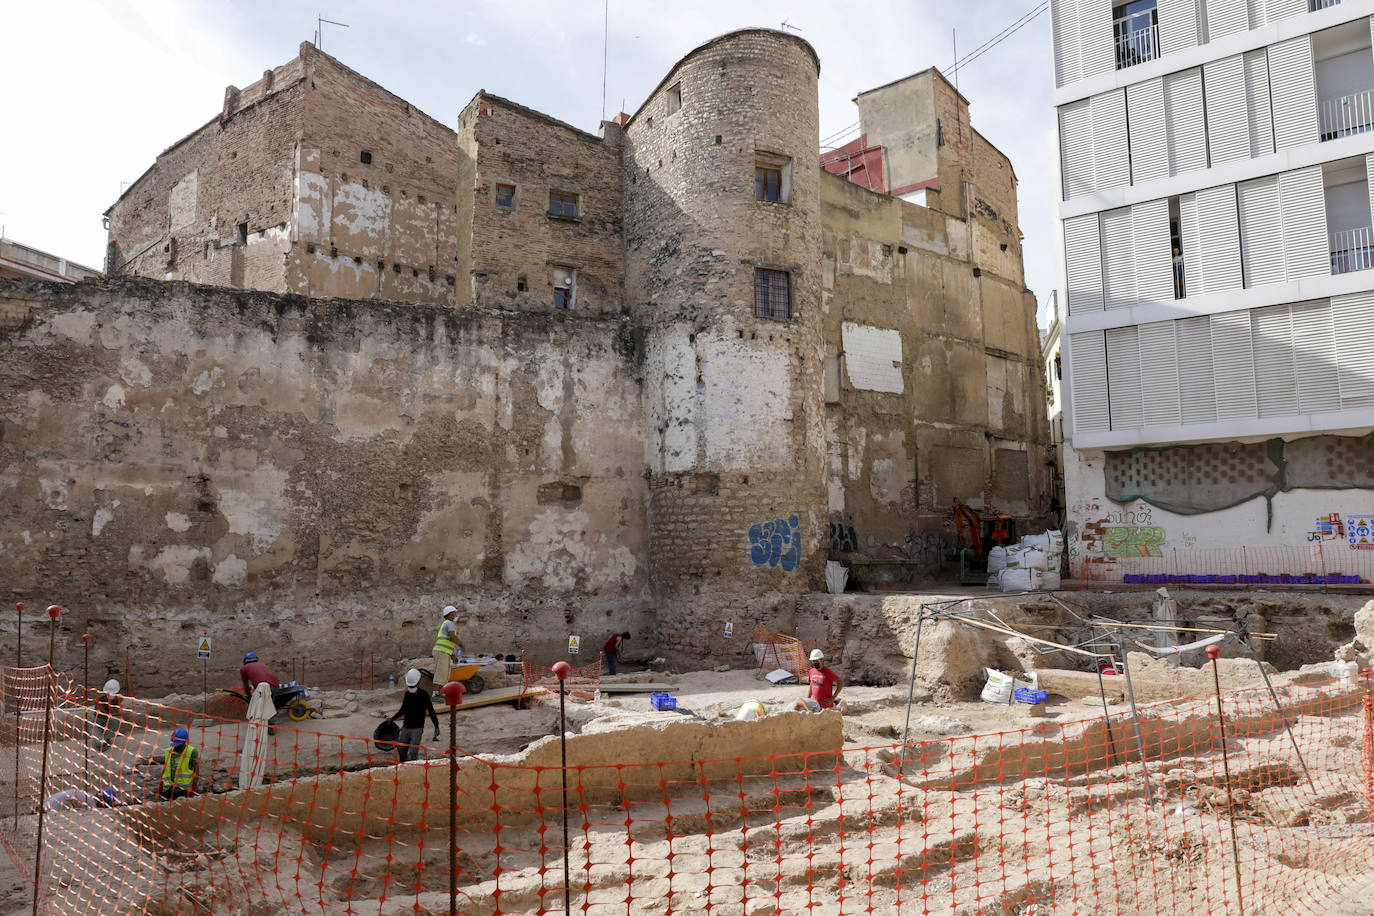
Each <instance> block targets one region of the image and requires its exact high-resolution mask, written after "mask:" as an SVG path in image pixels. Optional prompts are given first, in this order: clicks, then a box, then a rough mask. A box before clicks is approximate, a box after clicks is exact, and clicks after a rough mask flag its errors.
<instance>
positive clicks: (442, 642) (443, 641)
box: [433, 620, 458, 655]
mask: <svg viewBox="0 0 1374 916" xmlns="http://www.w3.org/2000/svg"><path fill="white" fill-rule="evenodd" d="M445 623H452V621H450V620H444V621H443V622H442V623H440V624H439V635H438V636H436V637H435V638H434V649H433V651H435V652H447V653H448V654H449V655H456V654H457V651H458V644H457V643H455V642H454V641H453V637H452V636H448V635H446V634H445V633H444V624H445Z"/></svg>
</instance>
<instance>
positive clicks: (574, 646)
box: [568, 635, 582, 655]
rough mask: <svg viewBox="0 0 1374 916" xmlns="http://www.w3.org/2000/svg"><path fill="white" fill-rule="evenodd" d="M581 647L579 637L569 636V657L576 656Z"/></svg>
mask: <svg viewBox="0 0 1374 916" xmlns="http://www.w3.org/2000/svg"><path fill="white" fill-rule="evenodd" d="M581 647H582V640H580V639H578V638H577V636H575V635H574V636H569V637H568V654H569V655H576V654H577V651H578V649H580V648H581Z"/></svg>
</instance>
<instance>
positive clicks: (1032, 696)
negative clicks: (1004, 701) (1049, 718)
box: [1012, 687, 1050, 703]
mask: <svg viewBox="0 0 1374 916" xmlns="http://www.w3.org/2000/svg"><path fill="white" fill-rule="evenodd" d="M1049 696H1050V695H1049V693H1048V691H1044V690H1032V689H1030V688H1029V687H1017V688H1016V690H1015V692H1014V693H1012V697H1013V698H1014V699H1015V700H1016V702H1018V703H1043V702H1045V700H1047V699H1049Z"/></svg>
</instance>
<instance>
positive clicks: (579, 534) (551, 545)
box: [505, 509, 638, 591]
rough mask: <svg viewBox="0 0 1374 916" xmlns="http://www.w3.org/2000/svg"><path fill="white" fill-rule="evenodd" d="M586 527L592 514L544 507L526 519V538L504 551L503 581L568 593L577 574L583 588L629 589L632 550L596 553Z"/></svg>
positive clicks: (574, 582)
mask: <svg viewBox="0 0 1374 916" xmlns="http://www.w3.org/2000/svg"><path fill="white" fill-rule="evenodd" d="M590 527H591V517H590V516H589V515H588V514H587V513H586V512H583V511H581V510H577V511H574V512H567V511H564V510H562V509H546V510H544V511H543V512H541V513H539V515H537V516H535V518H534V520H533V521H532V522H530V529H529V534H528V536H526V537H525V539H524V540H522V541H520V542H519V543H518V544H517V545H516V546H515V549H514V550H511V551H509V552H508V553H507V554H506V568H505V579H506V582H507V583H508V584H509V585H512V586H518V585H522V584H525V583H537V584H541V585H543V586H544V587H545V588H547V589H551V590H553V591H572V590H573V589H574V588H576V587H577V576H578V574H579V573H581V574H582V576H583V578H584V583H583V584H584V587H586V588H588V589H600V588H618V589H624V588H628V587H630V585H631V584H633V581H634V574H635V569H636V567H637V565H638V563H637V561H636V559H635V555H634V553H633V552H631V551H630V550H628V549H627V548H625V547H623V546H617V547H614V548H612V549H610V550H608V551H606V552H604V553H602V554H601V555H600V556H598V555H597V554H598V551H597V550H596V548H595V547H594V546H593V545H592V544H590V543H588V540H587V530H588V529H589V528H590Z"/></svg>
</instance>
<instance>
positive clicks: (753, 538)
mask: <svg viewBox="0 0 1374 916" xmlns="http://www.w3.org/2000/svg"><path fill="white" fill-rule="evenodd" d="M800 524H801V520H800V519H799V518H797V517H796V516H795V515H789V516H788V517H787V518H778V519H774V520H773V521H771V522H763V523H762V524H759V525H750V526H749V544H750V545H751V546H750V547H749V559H751V560H753V561H754V565H755V566H764V565H768V566H781V567H782V568H783V570H784V571H786V572H791V571H792V570H794V569H796V568H797V564H798V563H799V562H801V549H802V539H801V528H800V527H799V525H800Z"/></svg>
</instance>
